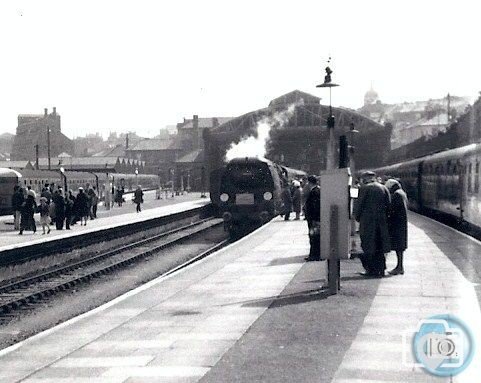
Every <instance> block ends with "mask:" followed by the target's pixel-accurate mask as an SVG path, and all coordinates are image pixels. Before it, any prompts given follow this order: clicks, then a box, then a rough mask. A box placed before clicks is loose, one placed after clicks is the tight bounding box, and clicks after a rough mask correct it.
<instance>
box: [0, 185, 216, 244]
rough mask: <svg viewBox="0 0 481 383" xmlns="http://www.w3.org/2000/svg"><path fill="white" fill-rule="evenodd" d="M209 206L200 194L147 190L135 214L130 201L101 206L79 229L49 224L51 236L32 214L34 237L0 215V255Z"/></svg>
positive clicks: (10, 217)
mask: <svg viewBox="0 0 481 383" xmlns="http://www.w3.org/2000/svg"><path fill="white" fill-rule="evenodd" d="M209 203H210V199H209V198H200V193H189V194H187V193H186V194H184V195H178V196H175V197H173V198H172V197H170V198H167V199H166V198H163V199H156V195H155V191H148V192H146V193H145V194H144V203H143V204H142V211H141V212H140V213H136V211H135V206H136V205H135V204H133V202H132V201H131V200H129V199H127V200H126V202H125V203H124V204H123V205H122V206H121V207H119V206H118V205H117V204H115V206H114V207H112V208H111V209H110V210H107V209H106V208H105V207H104V206H103V205H101V206H99V207H98V210H97V218H96V219H93V220H88V222H87V226H80V223H78V224H76V225H73V226H71V230H65V225H64V229H63V230H57V229H56V228H55V225H51V226H50V229H51V230H50V234H48V235H47V234H46V235H43V234H42V226H41V225H40V223H39V221H40V217H39V214H38V213H37V214H35V217H34V218H35V221H36V224H37V232H36V233H35V234H34V233H33V232H32V231H25V232H24V233H23V235H18V231H17V230H14V227H13V217H12V216H2V217H0V252H2V251H4V250H10V249H15V248H18V247H21V246H27V245H31V244H36V243H42V242H45V241H49V240H51V239H53V238H54V239H59V238H62V237H72V236H75V235H80V234H85V233H89V232H92V231H97V230H101V229H106V228H110V227H114V226H119V225H125V224H127V223H133V222H140V221H144V220H147V219H150V218H155V217H161V216H165V215H169V214H174V213H178V212H181V211H184V210H187V209H192V208H195V207H201V206H204V205H207V204H209Z"/></svg>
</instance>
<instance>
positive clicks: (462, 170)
mask: <svg viewBox="0 0 481 383" xmlns="http://www.w3.org/2000/svg"><path fill="white" fill-rule="evenodd" d="M457 165H458V166H457V168H458V182H457V183H455V184H456V186H457V189H458V190H457V196H458V201H459V207H458V208H457V210H459V219H460V220H461V221H462V220H463V219H464V218H463V213H464V205H465V204H466V201H465V196H466V193H465V192H464V191H465V185H466V184H465V180H466V175H467V174H466V172H467V171H468V165H467V164H464V165H463V164H461V163H459V162H458V164H457ZM468 182H471V177H468Z"/></svg>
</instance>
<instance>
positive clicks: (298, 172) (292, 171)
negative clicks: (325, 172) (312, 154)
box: [280, 165, 307, 176]
mask: <svg viewBox="0 0 481 383" xmlns="http://www.w3.org/2000/svg"><path fill="white" fill-rule="evenodd" d="M280 166H281V168H283V169H286V171H287V172H288V173H289V174H292V175H295V176H307V173H306V172H305V171H304V170H299V169H294V168H290V167H288V166H283V165H280Z"/></svg>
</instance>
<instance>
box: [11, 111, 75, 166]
mask: <svg viewBox="0 0 481 383" xmlns="http://www.w3.org/2000/svg"><path fill="white" fill-rule="evenodd" d="M47 129H49V130H50V156H51V157H55V156H58V155H59V154H60V153H62V152H66V153H69V154H73V151H74V150H73V149H74V147H73V146H74V145H73V142H72V140H70V139H69V138H68V137H66V136H65V135H64V134H63V133H62V132H61V128H60V115H59V114H57V110H56V108H55V107H54V108H53V111H52V113H50V114H49V113H48V109H47V108H45V110H44V114H43V115H42V114H19V115H18V126H17V134H16V136H15V139H14V141H13V146H12V153H11V156H10V157H11V159H12V160H13V161H18V160H28V161H32V162H33V161H35V159H36V158H35V157H36V154H35V145H38V151H39V156H40V157H47V156H48V141H49V137H48V136H49V135H48V134H47Z"/></svg>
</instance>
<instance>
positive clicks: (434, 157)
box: [375, 143, 481, 173]
mask: <svg viewBox="0 0 481 383" xmlns="http://www.w3.org/2000/svg"><path fill="white" fill-rule="evenodd" d="M472 154H480V155H481V144H480V143H477V144H469V145H465V146H461V147H459V148H455V149H448V150H444V151H442V152H439V153H433V154H428V155H427V156H424V157H420V158H416V159H413V160H409V161H405V162H398V163H397V164H393V165H388V166H383V167H382V168H377V169H375V171H378V172H384V173H385V172H387V171H390V170H395V169H398V168H400V167H406V166H409V165H417V164H419V163H421V162H423V163H427V164H429V163H433V162H438V161H449V160H451V159H456V160H457V159H460V158H463V157H466V156H469V155H472Z"/></svg>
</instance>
